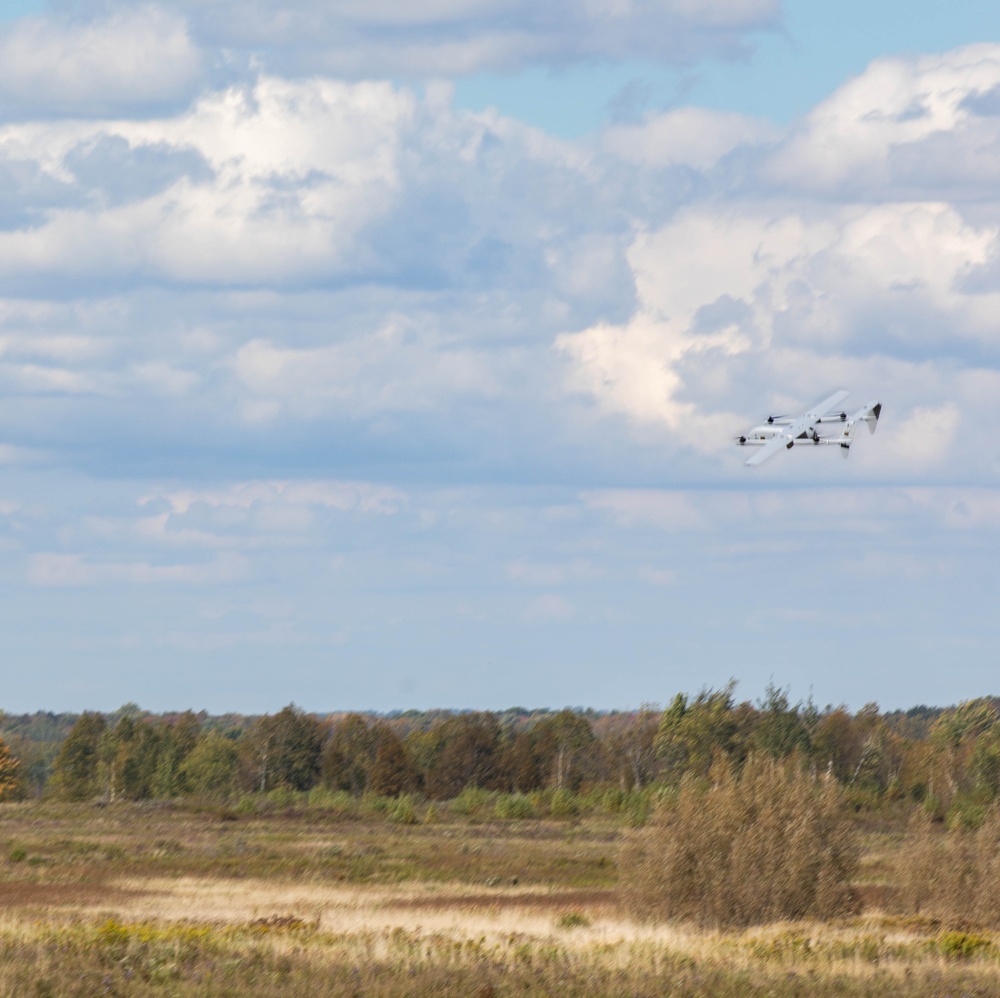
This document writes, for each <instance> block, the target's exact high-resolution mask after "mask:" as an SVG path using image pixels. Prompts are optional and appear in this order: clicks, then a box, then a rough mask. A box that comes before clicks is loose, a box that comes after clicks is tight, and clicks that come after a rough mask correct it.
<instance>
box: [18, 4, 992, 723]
mask: <svg viewBox="0 0 1000 998" xmlns="http://www.w3.org/2000/svg"><path fill="white" fill-rule="evenodd" d="M998 250H1000V8H997V7H996V5H995V4H992V5H988V4H987V3H985V2H979V0H970V2H966V3H959V4H956V5H951V6H945V5H939V4H931V3H930V2H928V0H915V2H911V3H909V4H907V5H905V6H904V5H902V4H899V3H895V2H891V0H882V2H879V3H875V4H871V3H868V4H865V5H862V4H861V3H860V2H857V0H847V2H845V3H842V4H839V5H819V4H813V3H806V2H804V0H788V2H786V3H784V4H782V3H779V2H778V0H699V2H698V3H694V2H691V0H665V2H663V0H661V2H653V0H587V2H584V3H563V2H561V0H550V3H548V4H545V5H538V4H533V3H526V2H524V0H428V2H426V3H424V4H422V5H418V6H417V7H414V5H413V4H404V3H402V2H400V0H333V2H331V0H322V2H321V0H241V2H240V3H239V4H237V3H236V2H235V0H214V2H212V3H204V2H198V0H160V2H150V3H143V2H131V3H122V2H119V0H99V2H94V0H88V2H87V3H78V2H75V0H50V2H48V3H40V2H32V0H16V2H13V3H12V2H10V0H8V2H7V3H6V4H5V5H4V7H3V13H2V15H0V554H2V559H0V590H2V592H0V596H2V598H0V655H2V661H3V662H4V676H5V678H6V689H5V691H4V695H3V697H2V698H0V707H2V708H3V709H5V710H7V711H11V712H21V711H29V710H35V709H46V710H68V711H79V710H84V709H99V710H112V709H114V708H116V707H117V706H119V705H120V704H123V703H126V702H136V703H139V704H140V705H142V706H143V707H146V708H148V709H150V710H156V711H161V710H173V709H183V708H187V707H193V708H194V709H196V710H198V709H206V710H209V711H212V712H223V711H244V712H265V711H267V712H271V711H275V710H277V709H280V708H281V707H282V706H284V705H285V704H287V703H290V702H294V703H296V704H299V705H301V706H302V707H304V708H305V709H307V710H311V711H332V710H345V709H374V710H380V711H388V710H394V709H403V710H405V709H408V708H431V707H452V708H486V709H500V708H505V707H508V706H513V705H522V706H528V707H545V706H549V707H562V706H566V705H571V706H590V707H596V708H600V709H626V708H634V707H637V706H639V705H640V704H642V703H661V704H662V703H666V702H668V701H669V700H670V699H671V698H672V697H673V695H674V694H675V693H676V692H678V691H686V692H690V693H694V692H697V691H698V690H700V689H703V688H706V687H708V688H717V687H720V686H722V685H724V684H725V683H726V682H727V681H728V680H729V679H730V678H732V679H735V680H736V681H737V683H738V685H737V690H736V695H737V696H738V697H740V698H746V699H750V700H754V699H757V698H759V697H761V696H762V695H763V693H764V691H765V689H766V688H767V686H768V684H773V685H776V686H778V687H781V688H784V689H787V690H788V691H789V694H790V696H791V698H792V700H793V701H798V700H805V699H806V698H808V697H811V698H812V699H813V700H814V701H815V702H816V703H817V704H818V705H819V706H821V707H822V706H824V705H826V704H840V703H844V704H846V705H848V706H849V707H852V708H855V709H856V708H859V707H861V706H862V705H864V704H866V703H869V702H872V701H875V702H877V703H879V704H880V705H881V706H882V707H883V709H894V708H908V707H911V706H915V705H918V704H922V703H928V704H938V705H945V704H950V703H955V702H958V701H961V700H964V699H968V698H971V697H975V696H981V695H986V694H995V693H998V692H1000V685H998V683H997V682H996V680H995V678H994V677H995V675H996V672H997V668H996V666H997V662H998V653H1000V612H998V611H1000V589H998V585H997V574H998V568H997V566H998V564H1000V444H998V442H997V429H998V422H1000V420H998V418H997V399H998V398H1000V252H998ZM840 388H843V389H848V390H850V391H851V397H850V399H849V400H848V402H847V406H848V407H850V406H861V405H862V404H864V403H865V402H867V401H869V400H879V401H881V402H882V405H883V411H882V419H881V422H880V424H879V427H878V431H877V433H876V434H875V435H874V436H869V435H868V434H867V432H865V431H864V430H862V431H861V438H860V439H858V441H857V442H856V444H855V446H854V447H853V448H852V449H851V452H850V455H849V457H848V458H847V459H846V460H843V459H842V458H841V457H840V456H839V454H837V453H834V450H835V449H834V448H816V449H815V452H813V451H806V452H805V453H803V452H802V450H803V449H802V448H798V449H796V451H795V452H793V453H791V454H780V455H778V456H776V457H775V458H774V459H772V460H771V461H770V462H768V463H767V464H765V465H763V466H761V467H759V468H755V469H749V468H746V467H744V464H743V462H744V460H745V458H746V452H745V451H741V450H740V449H739V448H738V447H736V446H735V443H734V438H735V437H736V436H737V435H738V434H739V433H741V432H743V431H745V430H747V429H748V428H749V427H751V426H753V425H754V424H755V423H756V422H758V421H759V420H760V419H761V418H762V417H764V416H765V415H767V414H768V413H770V412H775V411H780V412H798V411H802V410H804V409H805V408H806V407H808V406H809V405H810V404H812V403H815V402H816V401H817V400H819V399H821V398H823V397H825V396H826V395H828V394H830V393H831V392H832V391H834V390H836V389H840Z"/></svg>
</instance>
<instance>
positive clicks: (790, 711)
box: [752, 683, 809, 759]
mask: <svg viewBox="0 0 1000 998" xmlns="http://www.w3.org/2000/svg"><path fill="white" fill-rule="evenodd" d="M757 707H758V710H759V715H758V718H757V724H756V725H755V727H754V731H753V736H752V741H753V746H754V748H755V749H757V750H758V751H761V752H766V753H767V754H768V755H770V756H772V757H773V758H775V759H784V758H785V757H786V756H789V755H791V754H792V753H793V752H794V751H795V750H796V749H801V750H803V751H804V750H806V749H808V748H809V732H808V730H807V729H806V726H805V723H804V722H803V720H802V715H801V712H800V709H799V707H792V706H791V704H790V703H789V702H788V691H787V690H782V689H779V688H778V687H777V686H775V685H774V684H773V683H768V684H767V690H766V692H765V694H764V698H763V700H761V701H759V703H758V704H757Z"/></svg>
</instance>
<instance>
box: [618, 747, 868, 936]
mask: <svg viewBox="0 0 1000 998" xmlns="http://www.w3.org/2000/svg"><path fill="white" fill-rule="evenodd" d="M858 857H859V849H858V845H857V838H856V834H855V832H854V829H853V826H852V825H851V822H850V817H849V808H848V806H847V805H846V804H845V803H844V800H843V797H842V796H841V794H840V791H839V789H838V788H837V786H836V784H835V783H834V782H833V781H832V780H831V781H825V780H818V779H817V778H816V777H814V776H812V775H810V774H809V773H807V772H804V771H803V770H802V768H801V767H799V766H798V765H796V764H795V763H794V762H790V761H786V762H779V761H777V760H774V759H771V758H770V757H754V756H751V757H750V758H749V759H748V760H747V762H746V765H745V767H744V769H743V773H742V775H741V776H737V774H736V772H735V771H734V769H733V768H732V767H731V766H730V765H729V764H728V763H723V764H718V765H716V767H715V768H714V769H713V771H712V785H711V786H710V787H706V786H705V785H704V784H703V783H698V782H695V781H694V780H692V779H690V778H689V779H686V780H685V781H684V782H683V783H682V785H681V788H680V791H679V793H678V795H677V798H676V801H675V802H672V803H671V802H669V801H668V802H664V803H663V804H661V805H660V806H659V807H658V808H657V810H656V812H655V814H654V815H653V818H652V820H651V821H650V823H649V825H648V826H647V827H646V828H645V829H643V830H642V831H640V832H634V833H632V835H631V836H630V838H629V839H627V840H626V844H625V846H624V847H623V850H622V855H621V859H620V870H621V879H620V886H619V890H620V892H621V900H622V903H623V905H624V907H625V908H626V910H627V911H629V912H630V913H631V914H632V915H634V916H636V917H639V918H643V919H648V920H661V919H684V920H690V921H694V922H697V923H698V924H700V925H703V926H710V927H723V926H746V925H754V924H760V923H764V922H771V921H776V920H780V919H791V918H822V919H827V918H832V917H837V916H841V915H846V914H853V913H855V912H856V911H858V909H859V899H858V896H857V893H856V892H855V891H854V889H853V888H852V886H851V878H852V876H853V875H854V873H855V871H856V870H857V865H858Z"/></svg>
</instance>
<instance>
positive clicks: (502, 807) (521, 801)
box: [494, 794, 535, 821]
mask: <svg viewBox="0 0 1000 998" xmlns="http://www.w3.org/2000/svg"><path fill="white" fill-rule="evenodd" d="M494 813H495V814H496V816H497V817H498V818H501V819H503V820H505V821H507V820H523V819H525V818H534V816H535V809H534V807H532V805H531V798H529V797H527V796H526V795H525V794H504V795H503V796H501V797H499V798H498V799H497V804H496V808H495V809H494Z"/></svg>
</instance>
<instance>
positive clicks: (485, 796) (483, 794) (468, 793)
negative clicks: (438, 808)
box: [451, 786, 491, 816]
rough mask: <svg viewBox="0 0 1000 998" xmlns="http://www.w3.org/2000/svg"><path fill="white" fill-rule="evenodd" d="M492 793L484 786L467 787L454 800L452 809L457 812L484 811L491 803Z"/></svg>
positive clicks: (475, 812)
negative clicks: (483, 787) (484, 788)
mask: <svg viewBox="0 0 1000 998" xmlns="http://www.w3.org/2000/svg"><path fill="white" fill-rule="evenodd" d="M490 799H491V794H490V792H489V791H488V790H483V789H482V787H476V786H468V787H466V788H465V789H464V790H463V791H462V792H461V793H460V794H459V795H458V796H457V797H456V798H455V799H454V800H453V801H452V802H451V810H452V811H453V812H454V813H455V814H462V815H466V816H469V815H473V814H477V813H478V812H479V811H482V810H483V809H484V808H485V807H486V805H487V804H489V802H490Z"/></svg>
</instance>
